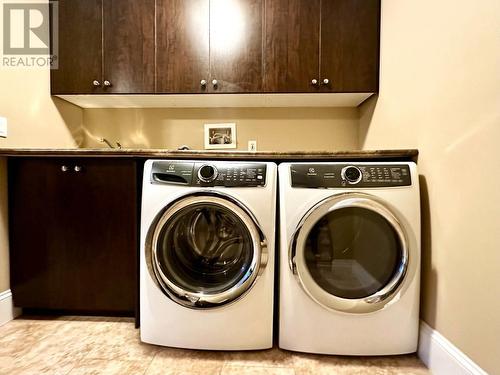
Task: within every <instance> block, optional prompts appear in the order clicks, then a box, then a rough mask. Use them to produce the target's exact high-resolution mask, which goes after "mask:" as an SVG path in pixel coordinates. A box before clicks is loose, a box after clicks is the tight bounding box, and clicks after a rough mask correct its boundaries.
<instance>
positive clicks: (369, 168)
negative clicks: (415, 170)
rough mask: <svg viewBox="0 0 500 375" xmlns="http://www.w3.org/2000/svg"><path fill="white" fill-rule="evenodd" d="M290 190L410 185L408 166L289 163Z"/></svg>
mask: <svg viewBox="0 0 500 375" xmlns="http://www.w3.org/2000/svg"><path fill="white" fill-rule="evenodd" d="M290 172H291V177H292V187H304V188H367V187H368V188H376V187H392V186H410V185H411V175H410V167H409V166H408V165H404V164H355V163H354V164H340V163H335V164H328V163H318V164H292V165H291V167H290Z"/></svg>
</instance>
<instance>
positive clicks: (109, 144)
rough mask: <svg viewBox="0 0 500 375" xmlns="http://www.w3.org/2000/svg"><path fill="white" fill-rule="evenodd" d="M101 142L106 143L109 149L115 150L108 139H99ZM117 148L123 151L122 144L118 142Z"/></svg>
mask: <svg viewBox="0 0 500 375" xmlns="http://www.w3.org/2000/svg"><path fill="white" fill-rule="evenodd" d="M99 142H101V143H106V144H107V145H108V147H109V148H115V147H114V146H113V145H112V144H111V143H110V142H109V141H108V140H107V139H106V138H99ZM116 147H118V148H119V149H121V148H122V145H121V143H120V142H118V141H117V142H116Z"/></svg>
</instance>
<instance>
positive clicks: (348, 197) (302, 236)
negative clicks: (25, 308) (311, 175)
mask: <svg viewBox="0 0 500 375" xmlns="http://www.w3.org/2000/svg"><path fill="white" fill-rule="evenodd" d="M348 207H359V208H365V209H368V210H371V211H374V212H375V213H377V214H379V215H381V216H382V217H383V218H384V219H385V220H387V222H388V223H389V224H390V225H391V226H392V228H393V229H394V231H395V232H396V234H397V236H398V238H399V241H400V244H401V263H400V266H399V268H398V270H397V272H396V274H395V275H394V276H393V277H392V278H391V280H390V281H389V283H387V285H385V286H384V287H383V288H382V289H380V290H379V291H377V292H376V293H374V294H372V295H370V296H368V297H365V298H359V299H346V298H340V297H337V296H334V295H332V294H330V293H328V292H327V291H325V290H324V289H322V288H321V287H320V286H319V285H318V284H317V283H316V281H315V280H314V279H313V278H312V276H311V274H310V273H309V271H308V269H307V266H306V263H305V259H304V247H305V243H306V240H307V237H308V235H309V232H310V231H311V229H312V228H313V227H314V225H315V224H316V223H317V222H318V221H319V220H320V219H321V218H322V217H324V216H325V215H326V214H328V213H330V212H333V211H335V210H339V209H341V208H348ZM408 243H409V242H408V237H407V234H406V231H405V229H404V227H403V225H402V224H401V220H399V219H398V218H397V216H396V215H395V214H394V213H393V212H392V210H390V209H389V208H388V207H387V206H386V205H385V204H384V203H383V202H381V201H380V200H379V199H378V198H376V197H374V196H372V195H370V194H364V193H355V192H348V193H342V194H337V195H334V196H332V197H328V198H326V199H324V200H322V201H320V202H318V203H317V204H316V205H314V206H313V207H312V208H311V209H309V210H308V211H307V212H306V214H305V215H304V216H303V217H302V218H301V220H300V221H299V224H298V225H297V227H296V229H295V231H294V233H293V235H292V237H291V241H290V245H289V254H288V260H289V266H290V269H291V271H292V272H293V274H294V276H295V278H296V279H297V281H298V283H299V284H300V286H301V287H302V289H303V290H304V291H305V292H306V293H307V294H308V295H309V297H311V298H312V299H313V300H314V301H315V302H317V303H319V304H320V305H322V306H323V307H325V308H327V309H330V310H334V311H341V312H348V313H369V312H374V311H377V310H380V309H382V308H384V307H385V306H386V305H387V304H388V303H389V302H390V300H391V299H392V298H393V297H394V296H395V295H396V293H397V292H398V290H400V287H401V285H402V282H403V280H404V278H405V276H406V274H407V272H408V267H409V262H410V251H409V247H408Z"/></svg>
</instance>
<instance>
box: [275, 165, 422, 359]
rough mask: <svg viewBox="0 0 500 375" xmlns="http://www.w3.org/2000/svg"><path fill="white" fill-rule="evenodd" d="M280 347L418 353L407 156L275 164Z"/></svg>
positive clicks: (411, 171)
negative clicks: (400, 159)
mask: <svg viewBox="0 0 500 375" xmlns="http://www.w3.org/2000/svg"><path fill="white" fill-rule="evenodd" d="M279 188H280V214H281V215H280V222H281V224H280V240H281V245H280V250H281V252H280V287H279V289H280V312H279V319H280V324H279V330H280V331H279V345H280V347H281V348H284V349H288V350H295V351H301V352H310V353H322V354H339V355H389V354H403V353H411V352H415V351H416V349H417V340H418V326H419V287H420V194H419V181H418V174H417V167H416V165H415V163H412V162H378V163H377V162H374V163H364V162H355V163H338V162H335V163H294V164H281V165H280V166H279Z"/></svg>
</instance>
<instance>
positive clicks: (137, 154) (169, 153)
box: [0, 148, 418, 161]
mask: <svg viewBox="0 0 500 375" xmlns="http://www.w3.org/2000/svg"><path fill="white" fill-rule="evenodd" d="M97 156H98V157H131V158H164V159H208V160H210V159H219V160H220V159H231V160H281V161H283V160H287V161H288V160H289V161H299V160H373V159H378V160H381V159H384V160H387V159H388V160H411V161H417V158H418V150H415V149H407V150H404V149H402V150H359V151H335V152H327V151H324V152H321V151H312V152H308V151H294V152H276V151H258V152H248V151H206V150H199V151H193V150H188V151H178V150H162V149H106V148H98V149H84V148H75V149H35V148H0V157H97Z"/></svg>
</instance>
